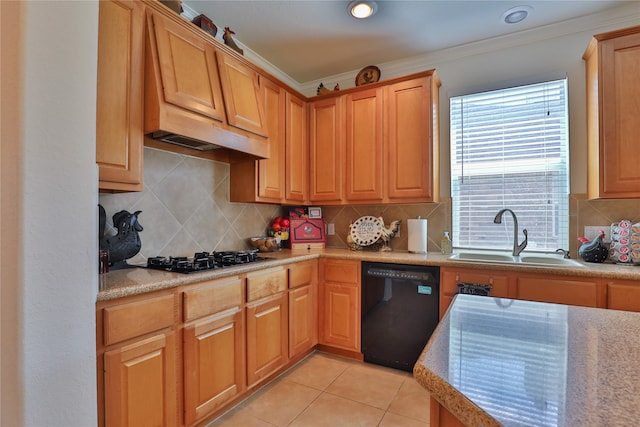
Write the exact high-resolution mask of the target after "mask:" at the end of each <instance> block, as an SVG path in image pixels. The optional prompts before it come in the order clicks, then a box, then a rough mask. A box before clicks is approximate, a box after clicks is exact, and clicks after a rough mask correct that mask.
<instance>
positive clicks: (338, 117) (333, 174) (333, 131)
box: [309, 97, 344, 203]
mask: <svg viewBox="0 0 640 427" xmlns="http://www.w3.org/2000/svg"><path fill="white" fill-rule="evenodd" d="M342 102H343V99H342V98H341V97H335V98H327V99H323V100H320V101H315V102H313V103H311V104H310V105H309V147H310V150H311V152H310V154H309V159H310V164H309V171H310V174H311V175H310V176H311V178H310V183H309V186H310V187H309V199H310V201H311V202H337V203H339V202H340V201H341V200H342V170H343V168H342V162H343V151H344V141H343V132H344V116H343V111H342V108H343V107H342Z"/></svg>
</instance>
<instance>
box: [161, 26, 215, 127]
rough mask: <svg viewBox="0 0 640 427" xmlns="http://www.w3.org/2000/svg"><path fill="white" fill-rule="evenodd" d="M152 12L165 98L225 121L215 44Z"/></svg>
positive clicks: (188, 108)
mask: <svg viewBox="0 0 640 427" xmlns="http://www.w3.org/2000/svg"><path fill="white" fill-rule="evenodd" d="M151 16H152V19H153V25H154V29H155V37H156V45H157V52H158V59H159V64H160V75H161V77H162V87H163V90H164V98H165V101H166V102H169V103H171V104H173V105H176V106H178V107H182V108H185V109H187V110H190V111H193V112H195V113H199V114H203V115H205V116H207V117H210V118H212V119H215V120H217V121H220V122H222V121H224V119H225V116H224V104H223V99H222V91H221V89H220V78H219V76H218V67H217V64H216V50H215V48H214V47H213V45H212V44H210V43H208V42H207V41H206V40H204V39H202V38H200V37H198V36H196V35H194V34H193V33H191V32H190V31H188V30H186V29H185V28H184V27H183V26H181V25H179V24H178V23H176V22H174V21H171V20H169V19H167V18H165V17H163V16H161V15H159V14H152V15H151Z"/></svg>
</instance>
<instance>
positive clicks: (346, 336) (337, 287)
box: [318, 259, 361, 352]
mask: <svg viewBox="0 0 640 427" xmlns="http://www.w3.org/2000/svg"><path fill="white" fill-rule="evenodd" d="M319 294H320V296H319V299H320V301H319V303H320V304H319V314H318V322H319V325H320V327H319V338H318V340H319V343H320V344H323V345H325V346H328V347H334V348H337V349H342V350H347V351H351V352H360V323H361V322H360V305H361V302H360V298H361V292H360V261H348V260H336V259H321V260H320V283H319Z"/></svg>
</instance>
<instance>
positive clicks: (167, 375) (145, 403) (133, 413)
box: [104, 331, 179, 427]
mask: <svg viewBox="0 0 640 427" xmlns="http://www.w3.org/2000/svg"><path fill="white" fill-rule="evenodd" d="M175 341H176V338H175V332H173V331H172V332H167V333H161V334H158V335H155V336H153V337H150V338H147V339H143V340H141V341H138V342H134V343H132V344H129V345H125V346H123V347H120V348H116V349H113V350H109V351H107V352H105V353H104V383H105V425H107V426H131V427H137V426H173V425H176V424H178V423H179V421H178V418H177V404H178V387H177V385H176V379H177V376H176V342H175Z"/></svg>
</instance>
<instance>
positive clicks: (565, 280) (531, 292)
mask: <svg viewBox="0 0 640 427" xmlns="http://www.w3.org/2000/svg"><path fill="white" fill-rule="evenodd" d="M516 298H517V299H523V300H530V301H540V302H552V303H557V304H568V305H579V306H584V307H601V308H604V307H605V301H604V300H605V298H604V291H603V289H601V288H600V287H599V286H598V280H597V279H589V278H571V277H561V276H549V275H545V274H539V275H519V276H518V278H517V289H516Z"/></svg>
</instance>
